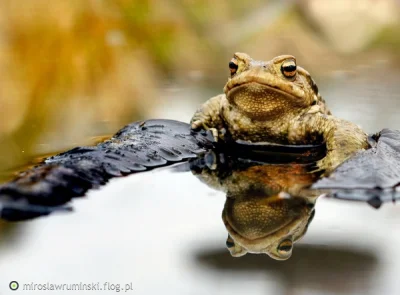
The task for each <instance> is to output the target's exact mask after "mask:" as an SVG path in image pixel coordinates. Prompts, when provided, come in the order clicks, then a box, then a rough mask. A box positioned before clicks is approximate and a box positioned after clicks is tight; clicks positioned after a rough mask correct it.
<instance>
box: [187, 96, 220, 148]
mask: <svg viewBox="0 0 400 295" xmlns="http://www.w3.org/2000/svg"><path fill="white" fill-rule="evenodd" d="M224 98H225V95H224V94H220V95H218V96H214V97H212V98H210V99H209V100H207V101H206V102H205V103H204V104H203V105H202V106H201V107H200V108H199V109H198V110H197V111H196V113H195V114H194V115H193V118H192V119H191V120H190V124H191V127H192V129H195V130H196V129H201V128H202V129H205V130H210V131H211V132H212V134H213V136H214V139H215V140H216V141H218V138H221V139H223V138H224V130H225V129H224V124H223V120H222V118H221V103H222V100H223V99H224Z"/></svg>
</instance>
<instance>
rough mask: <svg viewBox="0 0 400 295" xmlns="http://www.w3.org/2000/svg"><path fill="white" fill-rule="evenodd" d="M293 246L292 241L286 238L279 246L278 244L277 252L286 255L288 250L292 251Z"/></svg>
mask: <svg viewBox="0 0 400 295" xmlns="http://www.w3.org/2000/svg"><path fill="white" fill-rule="evenodd" d="M292 248H293V242H292V240H289V239H286V240H283V241H282V242H281V243H280V244H279V246H278V249H277V250H278V253H279V254H281V255H283V256H285V255H288V254H289V253H290V251H292Z"/></svg>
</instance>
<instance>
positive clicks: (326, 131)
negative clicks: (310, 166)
mask: <svg viewBox="0 0 400 295" xmlns="http://www.w3.org/2000/svg"><path fill="white" fill-rule="evenodd" d="M300 134H301V136H303V137H304V138H310V137H311V138H313V137H314V136H315V135H319V136H321V137H322V138H323V140H324V141H325V143H326V148H327V153H326V156H325V157H324V158H323V159H321V160H320V161H318V162H317V166H318V170H322V171H324V175H323V176H328V175H329V174H331V172H333V170H335V169H336V168H337V167H338V166H339V165H340V164H342V163H343V162H344V161H346V160H347V159H349V158H350V157H351V156H353V155H354V154H355V153H356V152H358V151H361V150H364V149H368V148H369V147H370V146H369V144H368V136H367V134H366V133H365V132H364V131H363V130H362V129H361V128H360V127H358V126H357V125H356V124H353V123H351V122H349V121H346V120H342V119H338V118H335V117H333V116H331V115H324V114H316V115H306V116H304V117H302V118H300V120H298V122H296V123H295V124H293V126H292V130H291V134H290V136H292V137H297V136H299V135H300Z"/></svg>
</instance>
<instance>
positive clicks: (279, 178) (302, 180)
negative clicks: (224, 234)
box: [191, 154, 320, 260]
mask: <svg viewBox="0 0 400 295" xmlns="http://www.w3.org/2000/svg"><path fill="white" fill-rule="evenodd" d="M219 158H221V159H223V161H219V160H218V159H219ZM210 159H213V160H214V162H215V163H212V164H211V163H207V160H208V161H210ZM313 165H314V164H264V163H260V162H251V161H249V160H240V159H238V158H236V157H229V156H228V157H227V156H225V155H224V156H223V157H222V156H221V155H218V154H213V157H209V156H208V157H207V156H206V157H205V160H203V162H201V161H199V160H194V161H192V162H191V169H192V173H193V174H194V175H196V176H197V177H198V178H199V179H200V180H201V181H203V182H205V183H206V184H208V185H209V186H211V187H213V188H216V189H219V190H222V191H225V192H226V194H227V199H226V202H225V207H224V210H223V213H222V219H223V221H224V224H225V227H226V229H227V231H228V233H229V235H228V239H227V241H226V245H227V247H228V249H229V251H230V252H231V254H232V256H235V257H239V256H242V255H244V254H246V253H265V254H268V255H269V256H270V257H272V258H274V259H277V260H285V259H288V258H289V257H290V256H291V254H292V248H293V243H294V242H296V241H298V240H299V239H300V238H301V237H302V236H303V235H304V234H305V232H306V230H307V227H308V225H309V223H310V222H311V220H312V218H313V216H314V204H315V201H316V198H317V197H318V195H319V193H318V192H317V191H311V190H308V189H307V188H308V187H309V186H310V185H311V184H312V183H313V182H315V181H316V180H317V179H318V178H319V176H320V175H319V174H320V173H310V172H309V171H310V169H312V168H313Z"/></svg>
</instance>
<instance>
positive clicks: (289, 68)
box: [281, 59, 297, 78]
mask: <svg viewBox="0 0 400 295" xmlns="http://www.w3.org/2000/svg"><path fill="white" fill-rule="evenodd" d="M296 69H297V66H296V62H295V61H294V60H293V59H289V60H285V61H284V62H283V63H282V66H281V71H282V74H283V75H284V76H285V77H286V78H293V77H294V76H296Z"/></svg>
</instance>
